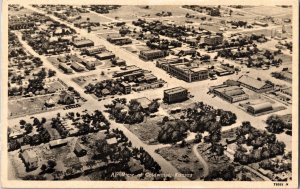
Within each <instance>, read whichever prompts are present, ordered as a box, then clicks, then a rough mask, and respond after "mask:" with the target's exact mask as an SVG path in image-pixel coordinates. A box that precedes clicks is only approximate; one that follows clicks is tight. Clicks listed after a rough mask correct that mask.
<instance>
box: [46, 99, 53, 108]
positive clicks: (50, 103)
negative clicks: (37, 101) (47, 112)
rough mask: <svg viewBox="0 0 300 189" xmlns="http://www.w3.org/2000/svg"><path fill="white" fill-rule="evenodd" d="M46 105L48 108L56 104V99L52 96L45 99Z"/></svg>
mask: <svg viewBox="0 0 300 189" xmlns="http://www.w3.org/2000/svg"><path fill="white" fill-rule="evenodd" d="M45 106H46V107H48V108H50V107H53V106H55V102H54V100H53V99H52V98H49V99H48V100H46V101H45Z"/></svg>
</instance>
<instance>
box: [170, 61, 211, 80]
mask: <svg viewBox="0 0 300 189" xmlns="http://www.w3.org/2000/svg"><path fill="white" fill-rule="evenodd" d="M169 73H170V74H172V75H174V76H176V77H177V78H179V79H182V80H184V81H186V82H193V81H200V80H205V79H208V70H207V69H204V68H200V67H198V66H193V65H191V66H189V65H188V64H187V63H183V64H172V65H170V66H169Z"/></svg>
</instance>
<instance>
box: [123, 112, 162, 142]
mask: <svg viewBox="0 0 300 189" xmlns="http://www.w3.org/2000/svg"><path fill="white" fill-rule="evenodd" d="M161 120H162V116H157V117H155V118H149V117H148V118H145V121H144V122H143V123H140V124H134V125H128V124H125V126H126V128H127V129H129V130H130V131H131V132H132V133H134V134H135V135H136V136H137V137H138V138H139V139H140V140H142V141H143V142H145V143H149V141H151V144H158V141H157V136H158V133H159V131H160V126H159V125H158V124H157V122H159V121H161Z"/></svg>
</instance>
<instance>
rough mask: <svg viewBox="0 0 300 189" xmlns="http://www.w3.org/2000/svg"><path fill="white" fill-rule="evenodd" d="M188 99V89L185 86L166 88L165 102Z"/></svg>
mask: <svg viewBox="0 0 300 189" xmlns="http://www.w3.org/2000/svg"><path fill="white" fill-rule="evenodd" d="M187 99H188V91H187V89H185V88H183V87H175V88H171V89H167V90H164V98H163V100H164V102H167V103H175V102H181V101H184V100H187Z"/></svg>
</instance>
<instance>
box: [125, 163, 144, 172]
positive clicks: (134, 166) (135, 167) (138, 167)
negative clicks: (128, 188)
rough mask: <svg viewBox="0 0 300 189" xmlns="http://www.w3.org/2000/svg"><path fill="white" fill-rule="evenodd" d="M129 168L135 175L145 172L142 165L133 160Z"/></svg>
mask: <svg viewBox="0 0 300 189" xmlns="http://www.w3.org/2000/svg"><path fill="white" fill-rule="evenodd" d="M128 166H129V172H130V173H131V174H134V175H137V174H140V173H142V172H143V170H144V169H143V167H142V166H141V165H140V164H138V163H137V162H135V161H132V160H131V161H129V162H128Z"/></svg>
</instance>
